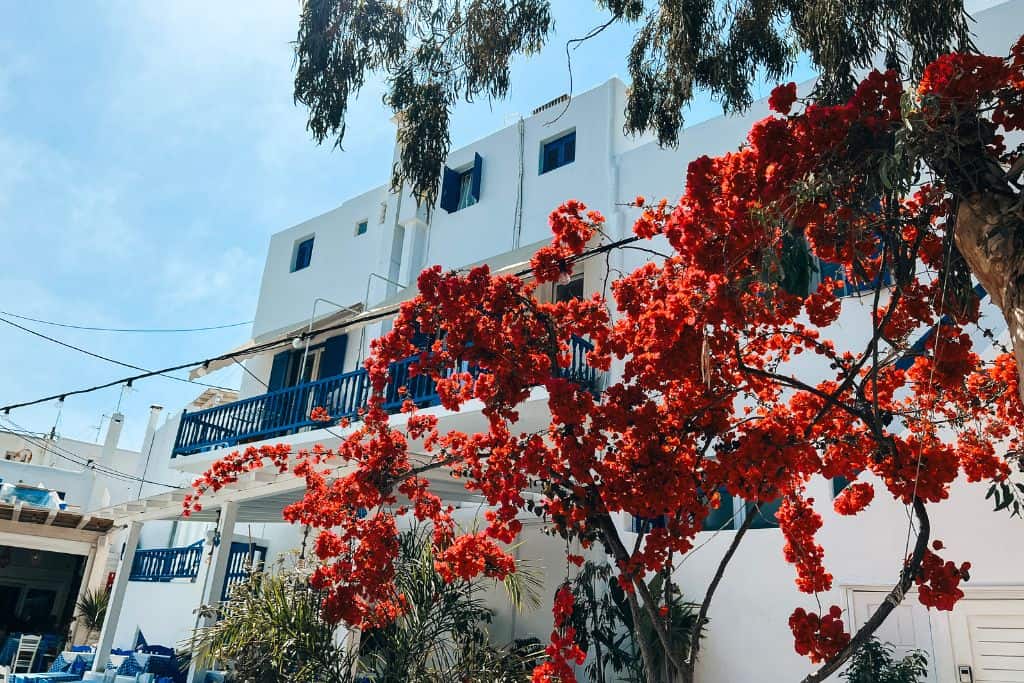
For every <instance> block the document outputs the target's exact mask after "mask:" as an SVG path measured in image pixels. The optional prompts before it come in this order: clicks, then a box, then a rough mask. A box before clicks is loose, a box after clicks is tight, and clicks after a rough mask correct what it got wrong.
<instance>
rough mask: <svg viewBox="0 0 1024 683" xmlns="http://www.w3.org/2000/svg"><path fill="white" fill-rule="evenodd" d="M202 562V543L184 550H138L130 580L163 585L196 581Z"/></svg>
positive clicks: (199, 542) (198, 542)
mask: <svg viewBox="0 0 1024 683" xmlns="http://www.w3.org/2000/svg"><path fill="white" fill-rule="evenodd" d="M202 562H203V542H202V541H197V542H196V543H193V544H192V545H189V546H185V547H184V548H149V549H147V550H136V551H135V559H134V560H133V561H132V569H131V573H130V574H129V575H128V580H129V581H154V582H161V583H163V582H167V581H173V580H174V579H195V578H196V577H197V576H198V575H199V565H201V564H202Z"/></svg>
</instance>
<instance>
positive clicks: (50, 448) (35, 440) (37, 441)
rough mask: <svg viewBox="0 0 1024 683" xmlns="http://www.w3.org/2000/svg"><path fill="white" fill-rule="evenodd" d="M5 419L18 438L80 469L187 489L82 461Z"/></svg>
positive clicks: (36, 434)
mask: <svg viewBox="0 0 1024 683" xmlns="http://www.w3.org/2000/svg"><path fill="white" fill-rule="evenodd" d="M5 419H6V421H7V422H8V423H9V426H7V427H5V429H6V430H7V431H10V432H12V433H15V434H17V435H18V436H20V437H21V438H23V439H25V440H26V441H28V442H29V443H31V444H33V445H35V446H38V447H39V448H41V449H42V450H43V451H44V452H47V453H51V454H53V455H56V456H57V457H58V458H61V459H62V460H67V461H68V462H71V463H73V464H75V465H78V466H79V467H85V468H87V469H91V470H93V471H94V472H97V473H99V474H104V475H106V476H109V477H112V478H114V479H119V480H121V481H125V482H129V481H132V482H141V483H145V484H153V485H155V486H163V487H165V488H172V489H184V488H185V487H183V486H178V485H177V484H168V483H165V482H161V481H152V480H149V479H146V478H145V477H137V476H135V475H132V474H128V473H127V472H122V471H121V470H118V469H115V468H113V467H110V466H108V465H103V464H102V463H97V462H96V461H95V460H89V459H82V456H79V455H78V454H77V453H74V452H72V451H69V450H67V449H66V448H63V447H61V446H58V445H57V444H56V443H55V442H52V443H51V442H47V441H45V436H42V437H40V436H38V433H37V432H33V431H31V430H28V429H25V428H24V427H22V426H20V425H19V424H18V423H16V422H15V421H14V420H12V419H11V418H10V417H6V418H5Z"/></svg>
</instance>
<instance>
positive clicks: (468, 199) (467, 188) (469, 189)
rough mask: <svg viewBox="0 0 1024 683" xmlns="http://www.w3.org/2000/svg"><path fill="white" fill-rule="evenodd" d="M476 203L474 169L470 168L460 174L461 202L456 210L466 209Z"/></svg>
mask: <svg viewBox="0 0 1024 683" xmlns="http://www.w3.org/2000/svg"><path fill="white" fill-rule="evenodd" d="M474 204H476V197H474V196H473V169H472V168H470V169H469V170H468V171H463V172H462V173H460V174H459V203H458V205H457V207H456V209H455V210H456V211H458V210H459V209H465V208H466V207H467V206H473V205H474Z"/></svg>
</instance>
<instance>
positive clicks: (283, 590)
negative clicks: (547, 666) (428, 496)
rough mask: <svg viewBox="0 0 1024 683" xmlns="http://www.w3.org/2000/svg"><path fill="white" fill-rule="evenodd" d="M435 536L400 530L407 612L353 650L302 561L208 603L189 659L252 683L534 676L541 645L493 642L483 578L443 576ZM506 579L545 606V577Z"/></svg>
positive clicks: (399, 574) (420, 682)
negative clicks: (207, 620)
mask: <svg viewBox="0 0 1024 683" xmlns="http://www.w3.org/2000/svg"><path fill="white" fill-rule="evenodd" d="M429 534H430V532H429V531H428V530H426V529H424V528H414V529H412V530H409V531H406V532H403V533H402V534H401V535H400V537H399V557H398V561H397V563H396V581H395V583H396V586H397V588H398V591H399V592H400V593H402V594H403V595H405V598H406V601H407V603H408V605H409V609H408V611H407V612H406V613H405V614H404V615H402V616H401V617H400V618H399V619H398V620H397V621H396V622H395V623H393V624H391V625H389V626H387V627H384V628H379V629H374V630H370V631H366V632H364V633H363V634H361V638H360V642H359V647H358V648H356V649H355V651H353V649H352V648H349V647H346V646H345V644H344V643H342V642H340V641H339V639H338V638H337V637H336V635H337V634H336V629H335V627H334V626H333V625H332V624H328V623H327V622H325V621H324V620H323V618H322V617H321V611H320V605H321V602H322V599H323V593H322V592H320V591H317V590H314V589H313V588H312V587H311V586H310V585H309V582H308V571H305V569H307V568H305V567H302V566H301V565H300V566H299V567H298V568H294V569H288V570H284V569H279V570H278V571H277V572H276V573H271V572H262V571H259V572H253V573H252V574H251V575H250V577H249V580H248V581H246V582H244V583H242V584H241V585H239V586H236V587H235V588H234V589H233V590H232V593H231V597H230V599H229V600H228V601H226V602H224V603H222V604H220V605H217V606H213V607H207V608H204V609H205V610H207V611H209V612H210V613H211V614H215V615H216V617H217V621H216V622H215V623H214V624H213V625H212V626H209V627H206V628H202V629H198V630H197V631H196V632H195V633H194V634H193V636H192V639H191V641H190V643H189V644H190V646H191V650H192V656H193V657H194V658H196V659H197V660H198V662H199V664H200V666H203V667H208V666H211V665H213V664H214V663H216V662H225V663H227V664H228V665H229V667H230V668H231V669H232V671H233V673H232V676H231V677H232V679H234V680H237V681H245V682H246V683H276V682H277V681H289V682H290V683H291V682H294V683H314V682H315V683H350V681H352V680H353V677H354V676H356V674H358V677H363V676H366V677H369V678H371V679H372V680H373V681H374V682H375V683H399V682H401V683H406V682H408V681H416V682H417V683H434V682H437V683H441V682H442V681H443V682H445V683H447V682H448V681H453V680H457V681H460V682H462V683H485V682H486V683H520V682H525V681H528V680H529V675H530V671H531V670H532V668H533V663H534V662H535V661H536V659H537V658H538V657H539V656H540V655H541V654H542V650H541V648H539V647H517V648H496V647H494V646H493V645H491V644H490V642H489V638H488V632H487V625H488V624H489V623H490V621H491V617H492V615H491V611H490V609H489V608H488V607H487V605H486V603H485V601H484V600H483V598H482V595H483V591H484V589H485V586H483V585H482V583H483V582H482V581H472V582H470V581H460V580H456V581H453V582H451V583H448V582H445V581H444V580H443V579H442V578H441V576H440V575H439V574H438V573H437V571H436V569H435V568H434V557H433V554H432V552H431V545H430V543H429ZM502 583H503V584H504V590H505V592H506V594H507V596H508V599H509V601H510V603H511V604H512V605H513V606H515V607H516V608H517V609H521V608H523V607H525V606H527V605H531V604H533V605H536V604H538V603H539V590H538V587H539V585H540V581H539V579H538V577H537V576H536V575H535V574H533V573H532V572H530V571H528V570H527V569H526V568H525V567H521V568H520V569H519V570H518V571H516V572H514V573H513V574H510V575H509V577H508V578H506V579H505V581H503V582H502Z"/></svg>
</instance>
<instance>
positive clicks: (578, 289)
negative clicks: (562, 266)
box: [555, 273, 583, 303]
mask: <svg viewBox="0 0 1024 683" xmlns="http://www.w3.org/2000/svg"><path fill="white" fill-rule="evenodd" d="M582 298H583V274H582V273H578V274H576V275H573V276H572V279H571V280H569V282H568V284H564V285H558V284H556V285H555V302H556V303H557V302H559V301H572V300H574V299H582Z"/></svg>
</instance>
